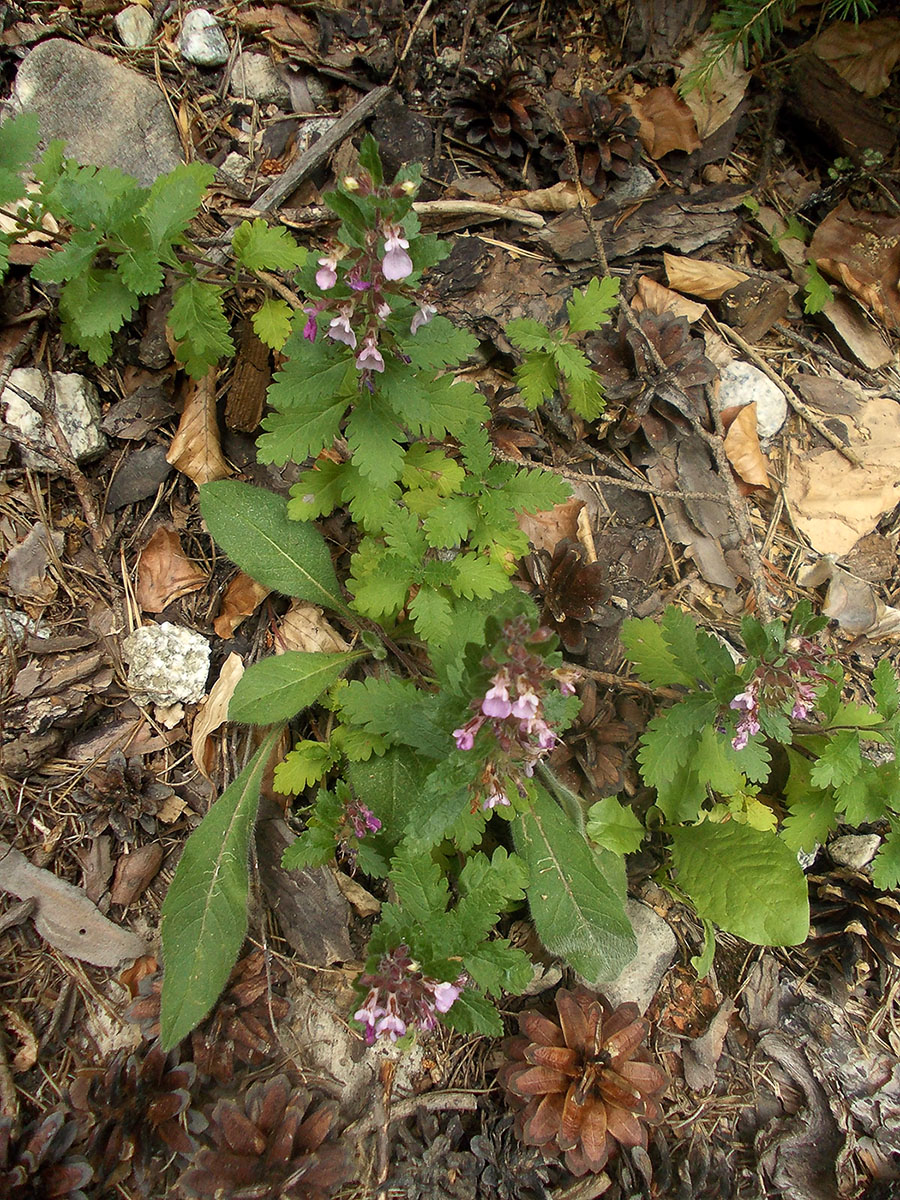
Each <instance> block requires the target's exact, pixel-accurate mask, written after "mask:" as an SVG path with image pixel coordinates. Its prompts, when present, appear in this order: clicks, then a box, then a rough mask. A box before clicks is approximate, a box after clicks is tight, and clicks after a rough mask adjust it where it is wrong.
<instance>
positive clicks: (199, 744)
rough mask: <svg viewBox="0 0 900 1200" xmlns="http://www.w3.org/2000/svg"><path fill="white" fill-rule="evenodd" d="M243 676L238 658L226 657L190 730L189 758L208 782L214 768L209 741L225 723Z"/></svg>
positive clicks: (242, 665)
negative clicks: (235, 691) (229, 707)
mask: <svg viewBox="0 0 900 1200" xmlns="http://www.w3.org/2000/svg"><path fill="white" fill-rule="evenodd" d="M243 673H244V662H243V659H242V658H241V656H240V655H239V654H229V655H228V657H227V658H226V659H225V661H224V663H223V664H222V670H221V671H220V672H219V678H218V679H217V680H216V682H215V683H214V684H213V685H212V687H211V688H210V691H209V695H208V696H207V697H206V699H205V700H204V701H203V703H202V704H201V705H200V707H199V708H198V709H197V715H196V716H195V717H194V726H193V729H192V730H191V756H192V757H193V759H194V765H195V766H196V768H197V770H198V771H199V772H200V774H201V775H203V776H205V777H206V778H207V779H209V778H210V771H211V770H212V765H213V753H214V751H213V745H212V742H211V740H210V739H211V737H212V735H213V734H214V733H215V731H216V730H217V729H219V728H220V727H221V726H222V725H224V724H225V722H226V721H227V720H228V705H229V704H230V703H231V697H232V696H233V695H234V689H235V688H236V687H237V683H238V680H239V679H240V677H241V676H242V675H243Z"/></svg>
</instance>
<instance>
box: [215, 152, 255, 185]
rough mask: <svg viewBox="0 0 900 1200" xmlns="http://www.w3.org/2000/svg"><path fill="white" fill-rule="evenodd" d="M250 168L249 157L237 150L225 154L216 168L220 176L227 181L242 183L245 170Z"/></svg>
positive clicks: (245, 175) (245, 174)
mask: <svg viewBox="0 0 900 1200" xmlns="http://www.w3.org/2000/svg"><path fill="white" fill-rule="evenodd" d="M249 169H250V159H249V158H247V157H246V156H245V155H243V154H239V153H238V152H237V150H232V151H231V153H230V154H227V155H226V156H225V160H224V162H223V163H222V164H221V166H220V167H219V170H218V174H219V176H220V178H223V179H224V180H225V181H226V182H228V183H243V182H244V180H245V179H246V178H247V172H248V170H249Z"/></svg>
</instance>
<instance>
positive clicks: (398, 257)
mask: <svg viewBox="0 0 900 1200" xmlns="http://www.w3.org/2000/svg"><path fill="white" fill-rule="evenodd" d="M402 233H403V230H402V229H401V228H400V226H399V225H386V226H385V229H384V258H383V259H382V260H381V270H382V272H383V273H384V277H385V279H391V280H397V279H405V278H406V277H407V275H411V274H412V269H413V265H412V259H411V258H410V257H409V255H408V254H407V253H406V251H407V250H408V249H409V242H408V241H407V240H406V238H405V237H403V236H401V235H402Z"/></svg>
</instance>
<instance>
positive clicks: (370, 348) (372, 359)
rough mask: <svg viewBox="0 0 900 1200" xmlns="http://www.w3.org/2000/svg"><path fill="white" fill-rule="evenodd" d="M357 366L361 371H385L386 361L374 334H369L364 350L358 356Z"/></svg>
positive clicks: (364, 341)
mask: <svg viewBox="0 0 900 1200" xmlns="http://www.w3.org/2000/svg"><path fill="white" fill-rule="evenodd" d="M356 365H357V367H358V368H359V369H360V371H383V370H384V359H383V358H382V357H381V352H380V351H379V349H378V341H377V339H376V337H375V334H374V333H367V334H366V336H365V338H364V340H363V348H362V350H361V351H360V352H359V354H358V355H357V356H356Z"/></svg>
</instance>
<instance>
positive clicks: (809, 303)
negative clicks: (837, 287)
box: [803, 261, 834, 314]
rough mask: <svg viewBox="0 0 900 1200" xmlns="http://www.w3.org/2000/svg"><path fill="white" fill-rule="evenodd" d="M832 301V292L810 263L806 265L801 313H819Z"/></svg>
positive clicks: (815, 267)
mask: <svg viewBox="0 0 900 1200" xmlns="http://www.w3.org/2000/svg"><path fill="white" fill-rule="evenodd" d="M833 300H834V292H833V291H832V289H831V288H830V287H829V285H828V283H827V282H826V281H825V279H824V277H823V276H822V275H821V274H820V272H819V268H818V267H817V266H816V264H815V263H814V262H812V261H810V262H809V263H807V265H806V283H805V284H804V285H803V311H804V312H805V313H810V314H811V313H819V312H821V311H822V309H823V308H827V306H828V305H829V304H831V302H832V301H833Z"/></svg>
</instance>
